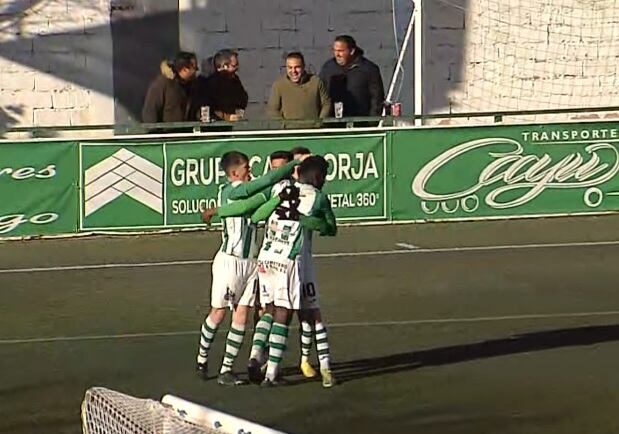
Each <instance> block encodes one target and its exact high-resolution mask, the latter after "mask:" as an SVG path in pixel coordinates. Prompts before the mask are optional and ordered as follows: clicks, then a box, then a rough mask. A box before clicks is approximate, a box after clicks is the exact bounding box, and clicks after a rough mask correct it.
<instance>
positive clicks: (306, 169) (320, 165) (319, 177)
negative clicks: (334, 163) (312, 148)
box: [299, 155, 329, 189]
mask: <svg viewBox="0 0 619 434" xmlns="http://www.w3.org/2000/svg"><path fill="white" fill-rule="evenodd" d="M328 170H329V163H327V160H325V159H324V158H323V157H321V156H320V155H312V156H311V157H307V158H306V159H305V160H303V162H302V163H301V164H300V165H299V182H302V183H304V184H311V185H313V186H314V187H316V188H317V189H321V188H322V186H323V185H324V184H325V180H326V178H327V172H328Z"/></svg>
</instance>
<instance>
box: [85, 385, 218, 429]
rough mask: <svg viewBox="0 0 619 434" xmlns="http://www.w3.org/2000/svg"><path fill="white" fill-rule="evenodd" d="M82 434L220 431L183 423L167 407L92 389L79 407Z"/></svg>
mask: <svg viewBox="0 0 619 434" xmlns="http://www.w3.org/2000/svg"><path fill="white" fill-rule="evenodd" d="M82 429H83V432H84V434H215V433H221V431H218V430H215V429H209V428H206V427H202V426H198V425H196V424H193V423H191V422H188V421H186V420H184V419H183V418H182V417H181V416H180V415H178V414H177V412H176V411H175V410H174V409H173V408H170V407H166V406H164V405H163V404H162V403H161V402H158V401H154V400H152V399H139V398H135V397H133V396H129V395H125V394H122V393H120V392H115V391H113V390H109V389H105V388H102V387H93V388H91V389H88V390H87V391H86V396H85V397H84V401H83V403H82Z"/></svg>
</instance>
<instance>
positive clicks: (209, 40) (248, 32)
mask: <svg viewBox="0 0 619 434" xmlns="http://www.w3.org/2000/svg"><path fill="white" fill-rule="evenodd" d="M397 1H398V2H400V1H401V0H397ZM179 8H180V14H179V16H180V25H179V28H180V41H181V47H182V48H183V49H186V50H190V51H195V52H196V53H197V54H198V57H199V58H200V59H203V58H206V57H208V56H210V55H212V54H213V53H215V52H216V51H217V50H219V49H222V48H234V49H238V50H239V53H240V58H239V61H240V64H241V69H240V72H239V76H240V77H241V80H242V81H243V84H244V86H245V87H246V89H247V91H248V93H249V101H250V105H249V108H248V115H250V116H257V117H259V116H263V115H264V104H265V102H266V101H267V99H268V97H269V92H270V88H271V84H272V83H273V81H274V80H275V79H276V78H277V77H278V76H279V75H280V74H282V73H283V72H284V70H283V69H282V67H283V65H284V59H283V56H284V54H285V53H286V52H288V51H293V50H299V51H301V52H302V53H303V54H304V56H305V58H306V63H307V64H308V68H309V69H310V71H313V72H315V73H318V72H319V71H320V67H321V66H322V64H323V63H324V62H325V61H326V60H327V59H329V58H330V57H331V56H332V54H331V48H330V47H331V44H332V42H333V39H334V38H335V36H336V35H338V34H350V35H352V36H353V37H354V38H355V39H356V40H357V43H358V45H359V46H360V47H362V48H363V49H364V50H365V53H366V56H367V57H368V58H369V59H370V60H372V61H374V62H375V63H377V64H378V65H379V66H380V68H381V72H382V76H383V81H384V85H385V92H386V91H387V87H388V86H389V81H390V79H391V75H392V72H393V71H392V70H393V67H394V65H395V60H396V50H395V45H396V44H395V41H394V36H393V24H392V6H391V0H355V1H350V2H344V1H339V0H234V1H226V0H179ZM409 69H410V68H409Z"/></svg>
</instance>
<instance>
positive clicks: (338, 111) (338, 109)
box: [333, 101, 344, 119]
mask: <svg viewBox="0 0 619 434" xmlns="http://www.w3.org/2000/svg"><path fill="white" fill-rule="evenodd" d="M333 108H334V109H335V117H336V118H338V119H341V118H343V117H344V103H343V102H340V101H338V102H336V103H335V104H334V105H333Z"/></svg>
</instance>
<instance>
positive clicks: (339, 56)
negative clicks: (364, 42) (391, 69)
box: [320, 35, 385, 116]
mask: <svg viewBox="0 0 619 434" xmlns="http://www.w3.org/2000/svg"><path fill="white" fill-rule="evenodd" d="M333 56H334V57H333V58H332V59H329V60H327V61H326V62H325V64H324V65H323V66H322V69H321V70H320V78H321V79H322V81H323V82H324V83H325V84H326V85H327V89H328V90H329V96H331V101H332V102H333V104H335V103H338V102H341V103H342V104H343V105H344V113H343V115H344V116H380V115H381V114H382V110H383V102H384V100H385V91H384V89H383V80H382V78H381V76H380V70H379V69H378V66H376V64H375V63H374V62H371V61H370V60H368V59H366V58H365V57H364V56H363V50H362V49H361V48H359V47H357V43H356V41H355V40H354V39H353V37H352V36H348V35H341V36H338V37H337V38H335V41H334V42H333Z"/></svg>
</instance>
